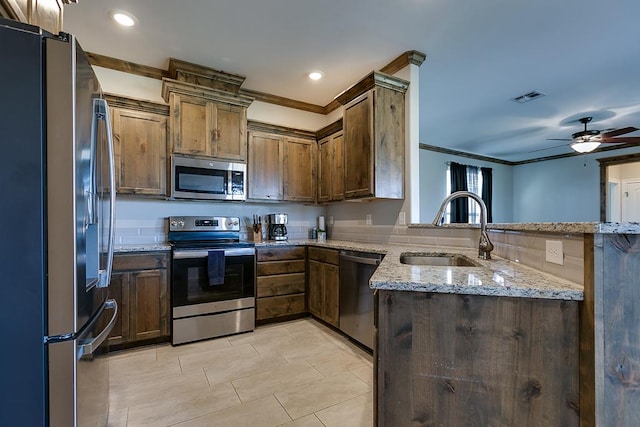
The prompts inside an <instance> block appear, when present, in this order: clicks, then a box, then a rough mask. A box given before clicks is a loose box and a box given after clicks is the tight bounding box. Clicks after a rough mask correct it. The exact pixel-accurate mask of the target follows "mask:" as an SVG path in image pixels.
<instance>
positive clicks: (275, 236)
mask: <svg viewBox="0 0 640 427" xmlns="http://www.w3.org/2000/svg"><path fill="white" fill-rule="evenodd" d="M267 218H268V220H269V240H287V214H283V213H281V214H269V215H268V216H267Z"/></svg>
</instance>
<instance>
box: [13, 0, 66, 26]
mask: <svg viewBox="0 0 640 427" xmlns="http://www.w3.org/2000/svg"><path fill="white" fill-rule="evenodd" d="M63 7H64V1H63V0H0V16H3V17H5V18H9V19H14V20H16V21H20V22H26V23H28V24H32V25H37V26H38V27H41V28H43V29H45V30H47V31H49V32H50V33H53V34H58V33H59V32H60V31H63V28H62V22H63V20H62V16H63Z"/></svg>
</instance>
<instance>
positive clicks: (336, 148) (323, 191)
mask: <svg viewBox="0 0 640 427" xmlns="http://www.w3.org/2000/svg"><path fill="white" fill-rule="evenodd" d="M336 129H337V130H336ZM327 133H330V134H329V135H327V136H324V135H326V134H327ZM318 139H319V140H318V202H319V203H326V202H332V201H339V200H344V133H343V131H342V120H339V121H338V122H336V123H333V124H331V125H329V126H327V127H326V128H324V129H321V130H320V131H318Z"/></svg>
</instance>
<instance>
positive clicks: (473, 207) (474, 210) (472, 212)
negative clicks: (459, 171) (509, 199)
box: [445, 163, 491, 224]
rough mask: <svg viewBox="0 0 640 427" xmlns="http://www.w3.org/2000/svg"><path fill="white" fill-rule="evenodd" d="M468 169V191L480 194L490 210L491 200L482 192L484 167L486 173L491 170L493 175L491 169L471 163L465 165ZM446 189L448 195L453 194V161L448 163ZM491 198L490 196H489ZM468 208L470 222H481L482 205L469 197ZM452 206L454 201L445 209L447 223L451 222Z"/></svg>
mask: <svg viewBox="0 0 640 427" xmlns="http://www.w3.org/2000/svg"><path fill="white" fill-rule="evenodd" d="M465 167H466V170H467V176H466V181H467V189H468V190H467V191H470V192H472V193H475V194H477V195H478V196H480V197H481V198H482V199H483V200H484V202H485V204H487V210H488V211H489V212H490V205H491V200H488V201H487V199H488V198H487V195H486V194H485V195H483V194H482V189H483V188H484V187H483V184H484V182H483V179H484V178H483V169H485V174H486V173H487V172H486V171H487V170H488V171H489V175H491V173H490V171H491V169H488V168H480V167H478V166H469V165H465ZM445 182H446V191H447V196H448V195H450V194H451V192H452V191H451V183H452V179H451V163H447V171H446V180H445ZM489 199H490V196H489ZM467 203H468V210H469V221H468V222H469V224H480V206H479V205H478V204H477V203H476V202H475V200H472V199H468V202H467ZM451 206H452V203H449V205H448V206H447V209H446V211H445V222H446V223H451ZM488 216H489V217H491V215H490V214H489V215H488ZM487 221H489V222H490V220H489V219H488V220H487Z"/></svg>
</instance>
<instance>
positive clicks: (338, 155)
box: [330, 132, 344, 200]
mask: <svg viewBox="0 0 640 427" xmlns="http://www.w3.org/2000/svg"><path fill="white" fill-rule="evenodd" d="M331 145H332V150H331V154H332V156H331V159H332V161H333V164H332V172H331V175H330V177H331V200H343V199H344V135H343V134H342V132H340V133H339V134H338V135H335V136H334V137H333V139H332V141H331Z"/></svg>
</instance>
